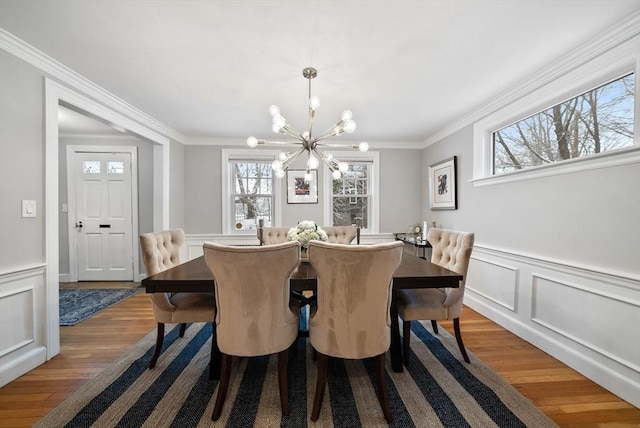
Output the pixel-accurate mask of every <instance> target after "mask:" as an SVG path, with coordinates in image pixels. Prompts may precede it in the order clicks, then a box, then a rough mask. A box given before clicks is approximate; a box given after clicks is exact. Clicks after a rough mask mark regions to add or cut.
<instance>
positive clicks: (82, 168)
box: [70, 152, 133, 281]
mask: <svg viewBox="0 0 640 428" xmlns="http://www.w3.org/2000/svg"><path fill="white" fill-rule="evenodd" d="M70 167H72V168H73V172H74V181H75V186H74V187H75V189H74V191H75V193H74V196H75V198H74V199H75V203H74V206H75V207H70V208H72V209H73V208H75V225H74V226H75V238H76V239H75V242H76V260H77V266H78V280H79V281H133V257H132V253H133V244H132V242H133V241H132V233H133V232H132V187H131V186H132V179H131V154H130V153H80V152H75V153H74V154H73V162H72V165H70ZM70 191H71V190H70Z"/></svg>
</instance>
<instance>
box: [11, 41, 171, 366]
mask: <svg viewBox="0 0 640 428" xmlns="http://www.w3.org/2000/svg"><path fill="white" fill-rule="evenodd" d="M0 34H1V33H0ZM44 83H45V102H44V107H45V189H44V190H45V259H46V265H47V270H46V279H45V290H46V306H45V307H46V314H45V319H46V324H45V326H44V329H45V337H46V339H45V342H46V349H47V359H51V358H53V357H54V356H55V355H57V354H58V353H59V352H60V325H59V299H58V294H59V291H58V281H59V280H60V275H59V270H60V268H59V249H58V242H59V236H58V234H59V229H58V202H59V201H58V199H59V197H58V168H59V164H58V149H59V135H58V106H59V105H60V103H66V104H69V105H72V106H75V107H77V108H79V109H81V110H84V111H86V112H89V113H91V114H93V115H95V116H98V117H101V118H103V119H105V120H107V121H109V122H111V123H113V124H114V125H117V126H119V127H121V128H124V129H126V130H128V131H130V132H132V133H133V134H135V135H137V136H139V137H140V138H143V139H146V140H148V141H150V142H152V143H154V144H156V146H155V147H154V154H156V155H157V156H154V159H155V160H156V162H154V173H155V174H154V178H156V175H158V176H159V177H158V178H159V179H161V181H158V180H154V185H153V186H154V195H155V192H157V193H158V194H159V195H160V196H161V197H160V201H161V202H159V203H161V204H162V205H161V206H160V207H157V208H158V211H154V213H157V212H160V213H162V214H161V215H160V216H159V219H158V224H159V225H160V226H162V228H158V229H157V230H163V229H166V228H168V227H164V226H165V225H166V226H168V225H169V174H170V169H169V156H170V153H169V152H170V150H169V143H170V141H169V139H168V138H166V137H164V136H162V135H161V134H158V133H156V132H155V131H153V130H151V129H149V128H147V127H146V126H144V125H141V124H140V123H138V122H136V121H134V120H131V119H129V118H128V117H126V116H124V115H123V114H121V113H119V112H118V111H117V110H112V109H111V108H109V107H106V106H104V105H102V104H100V103H98V102H96V101H94V100H92V99H90V98H88V97H87V96H86V95H83V94H81V93H79V92H76V91H74V90H72V89H70V88H67V87H66V86H63V85H61V84H59V83H57V82H55V81H53V80H51V79H49V78H46V77H45V78H44ZM158 160H159V162H158ZM154 208H156V207H155V206H154ZM154 226H156V218H155V214H154Z"/></svg>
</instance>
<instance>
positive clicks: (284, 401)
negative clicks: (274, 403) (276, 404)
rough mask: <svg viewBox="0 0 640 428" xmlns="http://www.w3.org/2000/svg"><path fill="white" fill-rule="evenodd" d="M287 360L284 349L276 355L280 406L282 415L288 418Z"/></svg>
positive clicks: (289, 410) (289, 411) (287, 354)
mask: <svg viewBox="0 0 640 428" xmlns="http://www.w3.org/2000/svg"><path fill="white" fill-rule="evenodd" d="M288 360H289V350H288V349H285V350H284V351H281V352H279V353H278V386H279V387H280V406H281V407H282V414H283V415H284V416H289V413H291V409H290V408H289V386H288V382H287V362H288Z"/></svg>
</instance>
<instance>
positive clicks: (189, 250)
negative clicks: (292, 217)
mask: <svg viewBox="0 0 640 428" xmlns="http://www.w3.org/2000/svg"><path fill="white" fill-rule="evenodd" d="M394 239H395V238H394V236H393V234H392V233H378V234H363V235H362V236H361V237H360V243H362V244H378V243H381V242H389V241H393V240H394ZM205 242H215V243H217V244H225V245H258V244H259V241H258V236H257V234H248V235H218V234H216V235H214V234H209V235H187V236H186V237H185V245H183V247H182V251H181V253H180V257H181V260H185V261H186V260H192V259H195V258H196V257H200V256H201V255H203V254H204V252H203V250H202V244H203V243H205ZM354 242H355V240H354Z"/></svg>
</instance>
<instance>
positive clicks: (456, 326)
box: [453, 318, 471, 363]
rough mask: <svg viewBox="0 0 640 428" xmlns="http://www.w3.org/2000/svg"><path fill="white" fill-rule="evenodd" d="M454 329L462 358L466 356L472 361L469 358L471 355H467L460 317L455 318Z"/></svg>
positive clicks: (466, 359)
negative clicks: (461, 332)
mask: <svg viewBox="0 0 640 428" xmlns="http://www.w3.org/2000/svg"><path fill="white" fill-rule="evenodd" d="M453 330H454V332H455V334H456V342H458V348H460V353H461V354H462V358H464V360H465V361H466V362H467V363H471V360H469V356H468V355H467V350H466V349H465V348H464V343H462V334H460V318H454V319H453Z"/></svg>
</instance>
